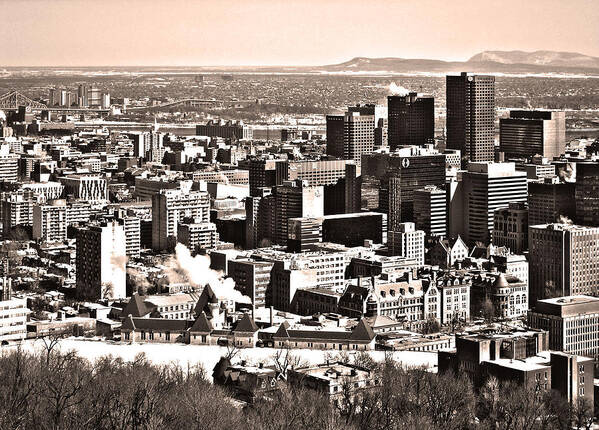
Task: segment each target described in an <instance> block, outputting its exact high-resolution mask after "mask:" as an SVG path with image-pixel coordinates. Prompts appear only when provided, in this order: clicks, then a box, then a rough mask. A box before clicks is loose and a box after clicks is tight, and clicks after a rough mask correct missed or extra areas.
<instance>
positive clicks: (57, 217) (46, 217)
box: [33, 200, 67, 242]
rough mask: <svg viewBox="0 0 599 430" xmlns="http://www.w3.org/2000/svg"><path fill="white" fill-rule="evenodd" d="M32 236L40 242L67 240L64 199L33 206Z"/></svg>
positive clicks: (65, 204)
mask: <svg viewBox="0 0 599 430" xmlns="http://www.w3.org/2000/svg"><path fill="white" fill-rule="evenodd" d="M33 238H34V239H38V240H40V241H42V242H63V241H65V240H67V203H66V200H52V201H50V202H48V204H46V205H35V206H34V207H33Z"/></svg>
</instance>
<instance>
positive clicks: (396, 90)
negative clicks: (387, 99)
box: [389, 82, 410, 97]
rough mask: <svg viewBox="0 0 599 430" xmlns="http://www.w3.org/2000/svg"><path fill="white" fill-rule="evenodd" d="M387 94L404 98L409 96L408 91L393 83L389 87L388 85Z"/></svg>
mask: <svg viewBox="0 0 599 430" xmlns="http://www.w3.org/2000/svg"><path fill="white" fill-rule="evenodd" d="M389 94H390V95H392V96H402V97H405V96H407V95H408V94H410V90H408V89H407V88H405V87H402V86H401V85H397V84H396V83H395V82H391V85H389Z"/></svg>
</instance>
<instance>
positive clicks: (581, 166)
mask: <svg viewBox="0 0 599 430" xmlns="http://www.w3.org/2000/svg"><path fill="white" fill-rule="evenodd" d="M575 199H576V222H577V223H578V224H581V225H590V226H599V163H597V162H586V163H576V193H575Z"/></svg>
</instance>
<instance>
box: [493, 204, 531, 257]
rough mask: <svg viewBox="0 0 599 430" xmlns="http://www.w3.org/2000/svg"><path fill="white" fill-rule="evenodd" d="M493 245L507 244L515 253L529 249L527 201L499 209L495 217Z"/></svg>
mask: <svg viewBox="0 0 599 430" xmlns="http://www.w3.org/2000/svg"><path fill="white" fill-rule="evenodd" d="M493 245H495V246H505V247H507V248H509V249H510V251H511V252H513V253H514V254H522V253H523V252H524V251H526V250H528V208H527V207H526V203H510V204H509V206H508V207H507V208H501V209H497V210H496V211H495V217H494V219H493Z"/></svg>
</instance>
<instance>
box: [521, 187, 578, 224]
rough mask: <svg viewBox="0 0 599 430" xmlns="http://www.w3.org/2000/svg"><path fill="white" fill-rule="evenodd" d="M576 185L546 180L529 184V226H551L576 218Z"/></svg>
mask: <svg viewBox="0 0 599 430" xmlns="http://www.w3.org/2000/svg"><path fill="white" fill-rule="evenodd" d="M575 189H576V184H575V183H574V182H561V183H560V182H559V179H557V178H555V179H552V178H546V179H544V180H543V182H529V183H528V224H529V225H538V224H551V223H554V222H560V217H562V219H563V218H564V217H565V218H567V219H570V220H573V219H575V217H576V198H575Z"/></svg>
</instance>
